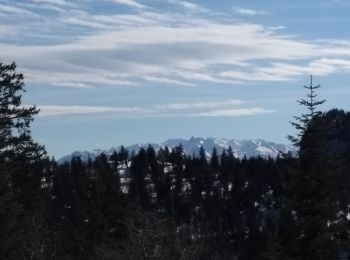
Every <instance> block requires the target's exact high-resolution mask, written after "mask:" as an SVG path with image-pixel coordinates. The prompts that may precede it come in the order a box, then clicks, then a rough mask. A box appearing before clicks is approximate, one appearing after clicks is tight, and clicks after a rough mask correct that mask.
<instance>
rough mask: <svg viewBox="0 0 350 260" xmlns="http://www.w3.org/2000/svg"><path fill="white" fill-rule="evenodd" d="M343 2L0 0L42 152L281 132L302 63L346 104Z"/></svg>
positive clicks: (0, 52)
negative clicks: (34, 109) (33, 109)
mask: <svg viewBox="0 0 350 260" xmlns="http://www.w3.org/2000/svg"><path fill="white" fill-rule="evenodd" d="M349 11H350V2H349V1H345V0H344V1H342V0H338V1H337V0H317V1H316V0H309V1H299V0H296V1H277V0H275V1H272V0H264V1H262V0H251V1H228V0H220V1H211V0H206V1H199V0H197V1H194V0H193V1H181V0H179V1H178V0H98V1H97V0H95V1H94V0H75V1H73V0H72V1H68V0H16V1H13V0H0V22H1V27H0V60H1V61H2V62H4V63H8V62H11V61H16V63H17V65H18V71H20V72H22V73H24V75H25V78H26V80H25V82H26V89H27V93H26V94H25V95H24V96H23V103H24V104H26V105H29V104H36V105H37V106H38V107H39V108H40V109H41V113H40V115H39V116H38V117H37V118H36V120H35V122H34V123H33V126H32V133H33V136H34V138H35V139H36V140H38V141H39V142H40V143H42V144H45V146H46V148H47V150H48V152H49V154H50V155H54V156H55V157H60V156H62V155H64V154H67V153H70V152H72V151H74V150H92V149H95V148H110V147H111V146H119V145H121V144H124V145H129V144H133V143H137V142H142V143H143V142H162V141H164V140H166V139H167V138H189V137H190V136H203V137H209V136H214V137H226V138H236V139H245V138H263V139H267V140H270V141H276V142H282V143H286V142H287V141H286V139H285V136H286V135H287V134H290V133H294V132H295V131H294V129H293V128H292V127H291V126H290V124H289V121H290V120H292V116H293V115H298V114H300V113H301V112H302V111H303V110H302V108H301V107H299V106H298V105H297V103H296V100H297V99H299V98H302V97H303V96H304V94H305V93H304V89H303V88H302V86H303V85H307V84H309V75H310V74H313V75H314V79H315V82H316V83H320V84H321V85H322V86H323V87H322V88H321V89H320V90H319V91H318V94H319V96H320V98H321V99H327V102H326V104H325V105H323V106H322V110H327V109H330V108H333V107H338V108H343V109H345V110H349V108H350V102H349V99H350V88H349V86H348V85H349V83H350V77H349V72H350V36H349V34H348V30H349V25H350V16H349V15H348V13H349Z"/></svg>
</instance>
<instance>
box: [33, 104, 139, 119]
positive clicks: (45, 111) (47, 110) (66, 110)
mask: <svg viewBox="0 0 350 260" xmlns="http://www.w3.org/2000/svg"><path fill="white" fill-rule="evenodd" d="M38 108H39V109H40V113H39V114H38V116H40V117H52V116H63V115H79V114H101V113H119V114H117V115H119V116H121V115H124V114H125V113H135V112H137V113H140V112H141V110H140V109H139V108H137V107H103V106H50V105H39V106H38Z"/></svg>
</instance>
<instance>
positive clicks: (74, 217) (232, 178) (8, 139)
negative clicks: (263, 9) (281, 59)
mask: <svg viewBox="0 0 350 260" xmlns="http://www.w3.org/2000/svg"><path fill="white" fill-rule="evenodd" d="M23 80H24V77H23V75H22V74H19V73H17V72H16V65H15V64H10V65H5V64H2V63H0V115H1V117H0V221H1V227H0V238H1V239H0V259H254V260H255V259H256V260H259V259H281V260H282V259H349V254H348V253H349V250H350V248H349V231H350V230H349V227H350V225H349V224H350V223H349V220H350V186H349V185H350V175H349V173H350V113H349V112H345V111H342V110H338V109H333V110H331V111H328V112H325V113H321V112H318V110H317V107H318V105H320V104H321V103H322V102H321V101H320V102H317V101H315V100H314V99H313V98H312V96H313V95H315V92H314V91H315V89H316V88H313V86H312V84H311V86H310V88H309V90H310V91H311V92H310V94H309V96H308V97H307V99H306V100H301V102H300V103H301V104H302V105H305V106H306V109H307V113H306V114H305V115H302V116H300V117H296V120H297V121H296V123H294V125H295V126H296V127H297V129H298V130H300V135H299V136H297V137H290V139H291V140H292V141H293V142H294V143H295V145H296V146H297V148H298V149H299V152H298V155H297V156H294V157H293V156H292V155H291V154H280V155H279V156H278V157H277V158H274V159H272V158H261V157H252V158H236V157H235V156H234V153H233V150H232V149H231V148H228V149H224V150H223V152H222V153H218V152H217V151H216V149H214V150H213V151H205V150H204V148H203V147H202V148H201V149H200V152H199V155H193V156H192V155H186V154H185V153H184V151H183V147H182V146H181V144H179V145H178V146H177V147H175V148H173V149H168V148H167V147H165V148H160V149H159V150H158V151H157V152H156V151H155V149H154V148H153V147H152V146H149V147H148V148H146V149H144V148H141V149H140V150H139V151H138V152H137V153H129V152H128V151H127V150H125V149H121V150H119V151H115V152H114V153H113V154H112V155H108V156H107V155H106V154H103V153H102V154H101V155H99V156H98V157H96V158H95V159H94V160H91V159H90V160H88V161H87V162H84V161H82V160H81V158H79V157H73V158H72V160H71V161H70V162H66V163H64V164H58V163H57V162H55V161H54V160H51V159H49V158H48V156H47V155H46V153H45V150H44V147H41V146H40V145H38V144H37V143H35V141H33V140H32V138H31V134H30V123H31V122H32V120H33V118H34V116H35V115H36V114H37V113H38V112H39V111H38V110H37V109H36V108H35V107H29V106H22V104H21V95H22V94H23V92H24V83H23ZM310 95H311V96H310ZM288 120H289V119H288V118H286V121H288ZM62 142H64V140H62ZM206 152H209V153H210V154H211V157H210V160H208V157H207V156H206Z"/></svg>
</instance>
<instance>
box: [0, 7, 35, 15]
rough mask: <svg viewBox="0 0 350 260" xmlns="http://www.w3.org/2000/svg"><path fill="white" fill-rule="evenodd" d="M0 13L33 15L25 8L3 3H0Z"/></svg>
mask: <svg viewBox="0 0 350 260" xmlns="http://www.w3.org/2000/svg"><path fill="white" fill-rule="evenodd" d="M0 13H2V14H15V15H20V16H35V14H34V13H32V12H30V11H28V10H26V9H23V8H19V7H16V6H12V5H5V4H0Z"/></svg>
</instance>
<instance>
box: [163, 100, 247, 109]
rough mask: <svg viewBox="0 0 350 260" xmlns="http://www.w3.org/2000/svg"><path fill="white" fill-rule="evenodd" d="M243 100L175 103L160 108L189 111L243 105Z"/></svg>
mask: <svg viewBox="0 0 350 260" xmlns="http://www.w3.org/2000/svg"><path fill="white" fill-rule="evenodd" d="M243 103H244V101H243V100H235V99H233V100H219V101H202V102H190V103H173V104H166V105H162V106H160V108H167V109H175V110H187V109H194V108H195V109H198V108H215V107H222V106H231V105H241V104H243Z"/></svg>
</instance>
